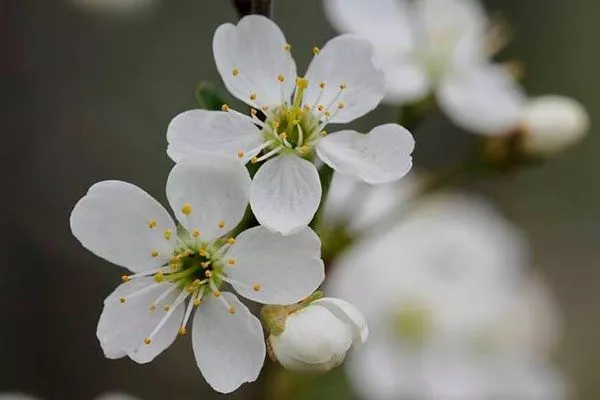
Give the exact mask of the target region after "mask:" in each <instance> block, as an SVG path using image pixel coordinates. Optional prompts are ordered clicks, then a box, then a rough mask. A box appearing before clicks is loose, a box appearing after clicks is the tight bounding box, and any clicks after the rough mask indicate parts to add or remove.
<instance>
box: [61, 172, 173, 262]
mask: <svg viewBox="0 0 600 400" xmlns="http://www.w3.org/2000/svg"><path fill="white" fill-rule="evenodd" d="M154 222H155V223H156V225H155V226H154ZM70 224H71V231H72V232H73V235H74V236H75V237H76V238H77V239H78V240H79V241H80V242H81V244H82V245H83V246H84V247H85V248H87V249H88V250H90V251H91V252H92V253H94V254H96V255H97V256H99V257H102V258H104V259H106V260H108V261H110V262H111V263H114V264H117V265H120V266H122V267H126V268H128V269H130V270H131V271H144V270H149V269H154V268H158V267H160V266H161V265H164V264H165V262H166V261H167V260H168V258H169V257H170V256H171V252H172V251H173V248H174V246H175V237H174V236H175V235H173V237H172V238H171V239H170V240H166V239H165V237H164V232H165V230H166V229H170V230H171V231H173V232H175V224H174V222H173V220H172V219H171V216H170V215H169V213H168V212H167V210H165V209H164V207H163V206H161V205H160V204H159V203H158V202H157V201H156V200H154V199H153V198H152V197H151V196H150V195H149V194H148V193H146V192H144V191H143V190H142V189H140V188H139V187H137V186H135V185H132V184H130V183H126V182H121V181H104V182H99V183H96V184H95V185H93V186H92V187H91V188H90V190H88V192H87V194H86V195H85V196H84V197H83V198H82V199H81V200H79V202H78V203H77V204H76V205H75V208H74V209H73V211H72V212H71V218H70ZM153 252H157V253H158V255H157V256H154V257H153ZM154 254H156V253H154Z"/></svg>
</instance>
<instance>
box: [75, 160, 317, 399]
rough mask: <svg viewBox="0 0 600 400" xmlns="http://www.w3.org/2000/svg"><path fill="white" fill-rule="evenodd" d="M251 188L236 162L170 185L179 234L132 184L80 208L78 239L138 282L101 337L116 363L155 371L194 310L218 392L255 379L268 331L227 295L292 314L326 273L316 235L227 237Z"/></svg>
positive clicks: (110, 301)
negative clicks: (289, 308) (153, 364)
mask: <svg viewBox="0 0 600 400" xmlns="http://www.w3.org/2000/svg"><path fill="white" fill-rule="evenodd" d="M249 189H250V176H249V174H248V171H247V170H246V169H245V168H244V167H243V166H242V165H241V164H240V163H239V162H237V160H234V159H230V158H227V157H223V156H216V155H212V156H209V155H206V156H205V157H202V158H197V159H189V160H186V161H184V162H182V163H179V164H177V165H176V166H175V167H174V168H173V170H172V171H171V173H170V175H169V178H168V181H167V187H166V192H167V198H168V200H169V204H170V205H171V208H172V210H173V212H174V213H175V217H176V219H177V221H178V222H179V224H180V226H179V230H178V227H177V226H176V222H175V221H173V219H172V218H171V216H170V215H169V213H168V212H167V210H165V209H164V208H163V207H162V206H161V205H160V204H159V203H158V202H157V201H156V200H154V199H153V198H152V197H150V195H148V194H147V193H146V192H144V191H143V190H142V189H140V188H138V187H136V186H134V185H131V184H129V183H125V182H120V181H104V182H100V183H97V184H95V185H93V186H92V187H91V188H90V189H89V191H88V193H87V194H86V196H84V197H83V198H82V199H81V200H80V201H79V202H78V203H77V205H76V206H75V208H74V210H73V212H72V214H71V220H70V222H71V230H72V231H73V234H74V235H75V237H77V239H79V241H80V242H81V243H82V244H83V246H84V247H86V248H87V249H88V250H90V251H91V252H93V253H94V254H96V255H98V256H100V257H102V258H104V259H106V260H108V261H110V262H112V263H114V264H117V265H119V266H122V267H125V268H127V269H129V270H130V271H131V272H132V273H133V274H132V275H124V276H123V281H124V283H123V284H122V285H120V286H119V287H117V289H116V290H115V291H114V292H113V293H112V294H111V295H109V296H108V297H107V298H106V300H105V301H104V310H103V312H102V315H101V316H100V321H99V323H98V330H97V336H98V339H99V341H100V344H101V346H102V349H103V350H104V353H105V355H106V357H108V358H121V357H124V356H128V357H129V358H131V359H132V360H134V361H136V362H138V363H146V362H149V361H151V360H153V359H154V358H155V357H156V356H157V355H158V354H160V353H161V352H162V351H163V350H164V349H165V348H166V347H168V346H169V345H170V344H171V343H172V342H173V341H174V340H175V338H176V336H177V334H178V333H179V334H186V332H187V329H186V325H187V322H188V320H189V319H190V318H191V314H192V312H193V311H194V309H196V310H197V312H196V313H195V316H194V319H193V322H192V324H193V329H192V345H193V350H194V354H195V356H196V361H197V364H198V367H199V368H200V371H201V372H202V375H203V376H204V377H205V379H206V380H207V381H208V383H209V384H210V385H211V386H212V387H213V388H214V389H215V390H217V391H220V392H223V393H227V392H231V391H233V390H235V389H237V388H238V387H239V386H240V385H241V384H242V383H244V382H250V381H254V380H255V379H256V378H257V376H258V374H259V372H260V369H261V367H262V364H263V361H264V356H265V344H264V337H263V332H262V327H261V324H260V322H259V320H258V319H257V318H256V317H254V316H253V315H252V314H251V313H250V312H249V311H248V309H247V308H246V306H244V304H242V303H241V302H240V301H239V300H238V299H237V297H236V296H235V295H234V294H233V293H230V292H226V291H223V289H224V285H226V284H228V285H230V286H231V287H232V288H233V289H234V290H235V291H237V292H238V293H239V294H241V295H242V296H244V297H246V298H248V299H250V300H253V301H257V302H260V303H265V304H273V303H274V304H290V303H295V302H297V301H299V300H300V299H302V298H304V297H306V296H308V295H309V294H311V293H312V292H313V291H314V290H315V289H316V288H317V287H318V286H319V284H320V283H321V282H322V280H323V278H324V267H323V262H322V260H321V259H320V241H319V238H318V237H317V236H316V234H315V233H314V232H313V231H312V230H310V229H309V228H306V229H304V230H302V231H300V232H298V233H296V234H294V235H291V236H283V235H281V234H278V233H273V232H270V231H268V230H267V229H265V228H262V227H255V228H251V229H248V230H246V231H244V232H242V233H241V234H240V235H239V236H237V237H236V238H233V237H228V236H227V235H226V234H227V232H228V231H230V230H231V229H233V228H234V227H235V226H236V225H237V224H238V223H239V222H240V220H241V219H242V216H243V214H244V211H245V209H246V206H247V202H248V200H247V199H248V192H249ZM178 231H179V233H178ZM186 300H187V305H186Z"/></svg>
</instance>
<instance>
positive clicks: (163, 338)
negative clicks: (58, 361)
mask: <svg viewBox="0 0 600 400" xmlns="http://www.w3.org/2000/svg"><path fill="white" fill-rule="evenodd" d="M213 48H214V54H215V59H216V64H217V67H218V69H219V72H220V73H221V76H222V78H223V81H224V82H225V85H226V86H227V88H228V89H229V90H230V92H231V93H232V94H233V95H235V96H236V97H238V98H239V99H240V100H242V101H245V102H246V103H248V104H249V105H250V106H251V107H252V108H251V110H250V113H249V115H245V114H242V113H239V112H237V111H234V110H233V109H232V108H230V107H229V106H228V105H223V110H222V111H206V110H192V111H188V112H185V113H183V114H180V115H178V116H177V117H176V118H174V119H173V121H172V122H171V123H170V125H169V127H168V132H167V139H168V142H169V146H168V149H167V153H168V154H169V156H170V157H171V158H172V159H173V160H174V161H176V162H177V164H176V165H175V167H174V168H173V169H172V171H171V173H170V174H169V177H168V180H167V185H166V193H167V199H168V202H169V205H170V206H171V209H172V211H173V213H174V215H175V219H173V218H172V217H171V216H170V215H169V212H168V211H167V210H166V209H165V208H163V207H162V206H161V205H160V204H159V203H158V202H157V201H156V200H154V199H153V198H152V197H151V196H150V195H148V194H147V193H146V192H144V191H143V190H142V189H140V188H138V187H137V186H134V185H132V184H129V183H125V182H121V181H104V182H100V183H97V184H95V185H93V186H92V187H91V188H90V189H89V191H88V193H87V194H86V195H85V196H84V197H83V198H82V199H81V200H80V201H79V202H78V203H77V204H76V205H75V208H74V209H73V211H72V213H71V218H70V224H71V230H72V232H73V234H74V236H75V237H76V238H77V239H78V240H79V241H80V242H81V243H82V245H83V246H84V247H86V248H87V249H88V250H90V251H91V252H93V253H94V254H96V255H98V256H100V257H102V258H104V259H106V260H108V261H110V262H112V263H114V264H116V265H119V266H121V267H124V268H127V269H128V270H129V271H131V274H126V275H123V276H122V280H123V283H122V284H121V285H120V286H119V287H117V289H116V290H115V291H114V292H113V293H112V294H111V295H109V296H108V297H107V298H106V300H105V301H104V310H103V312H102V315H101V317H100V321H99V323H98V330H97V337H98V340H99V341H100V345H101V346H102V349H103V350H104V353H105V355H106V357H108V358H121V357H124V356H128V357H129V358H131V359H132V360H134V361H136V362H139V363H146V362H149V361H152V360H153V359H154V358H155V357H156V356H157V355H158V354H160V353H161V352H162V351H163V350H164V349H166V348H167V347H168V346H169V345H170V344H171V343H172V342H173V341H174V340H175V338H176V337H177V335H178V334H179V335H185V334H187V331H188V322H189V321H190V320H191V322H190V325H191V326H192V329H191V331H192V345H193V350H194V355H195V357H196V361H197V364H198V367H199V368H200V371H201V372H202V375H203V376H204V377H205V379H206V380H207V382H208V383H209V384H210V385H211V386H212V387H213V388H214V389H215V390H217V391H220V392H223V393H228V392H231V391H233V390H235V389H237V388H238V387H239V386H240V385H241V384H243V383H244V382H251V381H254V380H256V378H257V377H258V374H259V373H260V370H261V368H262V365H263V362H264V358H265V354H266V350H267V347H268V348H269V352H270V354H271V355H272V357H273V358H275V359H277V360H278V361H280V362H281V364H282V365H284V366H286V367H289V368H292V369H320V370H327V369H330V368H332V367H334V366H336V365H339V364H340V363H341V362H342V361H343V359H344V357H345V355H346V352H347V351H348V350H349V348H350V347H351V345H352V344H353V343H362V342H364V341H365V340H366V339H367V336H368V329H367V327H366V322H365V319H364V318H363V316H362V314H361V313H360V312H359V311H358V310H357V309H356V308H355V307H354V306H352V305H351V304H350V303H347V302H345V301H343V300H339V299H333V298H321V295H320V293H319V292H316V293H315V290H316V289H317V288H318V287H319V285H320V284H321V283H322V281H323V279H324V264H323V261H322V260H321V242H320V240H319V237H318V236H317V235H316V234H315V232H313V231H312V229H310V228H309V227H308V224H309V223H310V221H311V220H312V219H313V217H314V215H315V213H316V211H317V209H318V208H319V205H320V203H321V183H320V179H319V173H318V171H317V168H318V166H322V165H323V162H324V163H325V164H327V165H328V166H329V167H331V168H333V169H335V170H336V171H340V172H343V173H346V174H349V175H352V176H354V177H355V178H358V179H361V180H363V181H364V182H367V183H370V184H377V183H387V182H391V181H394V180H397V179H399V178H401V177H403V176H404V175H405V174H406V173H407V172H408V171H409V170H410V168H411V165H412V163H411V156H410V154H411V152H412V150H413V147H414V141H413V139H412V137H411V135H410V134H409V133H408V131H407V130H406V129H404V128H402V127H401V126H399V125H396V124H386V125H381V126H379V127H376V128H374V129H373V130H372V131H371V132H369V133H368V134H360V133H358V132H355V131H351V130H344V131H339V132H336V133H331V134H327V133H326V132H325V130H324V128H325V127H326V126H327V124H329V123H342V122H349V121H351V120H353V119H355V118H358V117H360V116H362V115H363V114H365V113H367V112H368V111H370V110H371V109H373V108H375V107H376V106H377V105H378V103H379V102H380V101H381V100H382V98H383V96H384V93H385V87H384V84H383V77H382V74H381V73H380V71H379V70H378V69H377V68H376V67H375V65H374V64H373V61H372V56H373V54H372V53H373V50H372V46H371V45H370V44H369V43H368V42H367V41H365V40H364V39H360V38H358V37H355V36H351V35H344V36H340V37H337V38H335V39H332V40H331V41H330V42H328V43H327V44H326V45H325V46H324V48H323V49H322V50H319V49H315V50H314V53H315V58H314V60H313V62H312V63H311V65H310V67H309V69H308V71H307V73H306V75H305V76H304V77H298V76H297V75H296V65H295V63H294V60H293V58H292V56H291V51H290V50H291V46H290V45H289V44H287V42H286V40H285V38H284V36H283V34H282V32H281V31H280V30H279V28H278V27H277V25H275V23H273V22H272V21H271V20H269V19H267V18H265V17H261V16H248V17H245V18H243V19H242V20H241V21H240V22H239V23H238V25H237V26H236V25H232V24H225V25H222V26H220V27H219V28H218V29H217V31H216V33H215V36H214V42H213ZM247 162H251V163H254V164H257V163H259V164H262V165H261V166H260V169H259V170H258V172H256V174H255V175H254V178H253V179H251V178H250V174H249V172H248V170H247V169H246V167H245V166H244V164H245V163H247ZM248 204H250V206H251V209H252V211H253V213H254V215H255V217H256V218H257V220H258V221H259V223H260V224H261V225H260V226H255V227H250V228H248V227H247V226H244V225H241V226H240V227H238V225H240V222H241V221H242V218H243V216H244V213H245V211H246V208H247V205H248ZM236 227H238V228H239V229H244V228H248V229H246V230H244V231H242V232H241V233H240V234H239V235H237V236H236V237H234V236H233V235H232V234H231V233H230V232H231V231H232V230H234V229H235V228H236ZM232 291H235V292H237V293H238V294H239V295H241V296H243V297H245V298H246V299H248V300H251V301H254V302H257V303H260V304H265V305H268V306H266V307H265V308H264V310H263V311H264V312H263V313H262V316H263V322H264V326H265V328H266V329H267V330H268V333H269V337H268V339H267V344H268V346H267V345H266V344H265V338H264V335H263V324H261V321H260V320H259V319H258V318H257V317H255V316H254V315H253V314H252V313H251V312H250V310H249V309H248V308H247V307H246V306H245V305H244V304H243V303H241V302H240V301H239V299H238V297H237V296H236V295H235V294H233V292H232ZM192 314H194V315H193V318H192Z"/></svg>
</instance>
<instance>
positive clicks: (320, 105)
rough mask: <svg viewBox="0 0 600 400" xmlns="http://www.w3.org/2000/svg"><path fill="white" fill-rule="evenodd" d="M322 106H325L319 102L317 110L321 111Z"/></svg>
mask: <svg viewBox="0 0 600 400" xmlns="http://www.w3.org/2000/svg"><path fill="white" fill-rule="evenodd" d="M324 108H325V106H324V105H323V104H319V105H318V106H317V110H319V111H323V109H324Z"/></svg>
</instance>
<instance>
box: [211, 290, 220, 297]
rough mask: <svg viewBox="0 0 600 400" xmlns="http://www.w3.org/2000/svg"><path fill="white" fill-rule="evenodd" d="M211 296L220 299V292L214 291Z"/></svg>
mask: <svg viewBox="0 0 600 400" xmlns="http://www.w3.org/2000/svg"><path fill="white" fill-rule="evenodd" d="M213 296H215V297H221V291H220V290H215V291H214V292H213Z"/></svg>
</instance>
